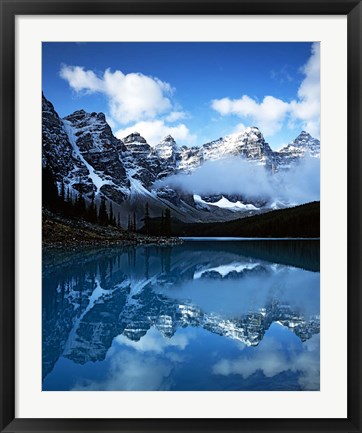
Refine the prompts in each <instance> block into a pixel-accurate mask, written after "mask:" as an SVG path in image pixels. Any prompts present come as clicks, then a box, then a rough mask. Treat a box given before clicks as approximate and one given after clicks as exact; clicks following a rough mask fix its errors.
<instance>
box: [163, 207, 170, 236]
mask: <svg viewBox="0 0 362 433" xmlns="http://www.w3.org/2000/svg"><path fill="white" fill-rule="evenodd" d="M164 234H165V236H168V237H169V236H171V211H170V209H169V208H167V209H166V210H165V218H164Z"/></svg>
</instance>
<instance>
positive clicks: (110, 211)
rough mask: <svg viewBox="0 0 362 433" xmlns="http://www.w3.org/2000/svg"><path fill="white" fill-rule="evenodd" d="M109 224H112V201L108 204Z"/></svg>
mask: <svg viewBox="0 0 362 433" xmlns="http://www.w3.org/2000/svg"><path fill="white" fill-rule="evenodd" d="M108 222H109V224H110V225H111V226H114V225H115V224H114V217H113V206H112V202H111V203H110V205H109V220H108Z"/></svg>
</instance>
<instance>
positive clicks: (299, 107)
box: [290, 42, 320, 138]
mask: <svg viewBox="0 0 362 433" xmlns="http://www.w3.org/2000/svg"><path fill="white" fill-rule="evenodd" d="M302 72H303V73H304V74H305V78H304V80H303V81H302V83H301V85H300V87H299V89H298V100H297V101H292V102H291V103H290V107H291V115H292V118H294V119H297V120H301V121H302V123H303V129H305V130H306V131H308V132H309V133H310V134H312V135H313V136H314V137H317V138H319V126H320V44H319V42H318V43H314V44H313V45H312V55H311V57H310V58H309V60H308V62H307V63H306V64H305V65H304V66H303V68H302Z"/></svg>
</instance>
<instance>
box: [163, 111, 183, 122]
mask: <svg viewBox="0 0 362 433" xmlns="http://www.w3.org/2000/svg"><path fill="white" fill-rule="evenodd" d="M185 117H186V113H184V112H183V111H171V113H170V114H168V115H167V116H166V117H165V120H166V121H167V122H177V121H178V120H181V119H185Z"/></svg>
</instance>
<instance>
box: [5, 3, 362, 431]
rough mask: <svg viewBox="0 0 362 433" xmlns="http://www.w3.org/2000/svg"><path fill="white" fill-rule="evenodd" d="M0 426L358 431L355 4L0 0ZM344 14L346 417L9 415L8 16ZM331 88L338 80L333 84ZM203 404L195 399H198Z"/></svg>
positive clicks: (359, 127) (360, 54) (11, 183)
mask: <svg viewBox="0 0 362 433" xmlns="http://www.w3.org/2000/svg"><path fill="white" fill-rule="evenodd" d="M0 13H1V16H0V20H1V24H0V28H1V69H0V74H1V76H0V82H1V101H0V102H1V105H0V119H1V120H0V122H1V124H0V128H1V129H0V133H1V143H0V164H1V172H0V176H1V177H0V209H1V211H0V230H1V232H0V240H1V241H0V276H1V290H0V305H1V317H0V323H1V329H0V360H1V369H0V427H1V431H3V432H74V433H75V432H86V431H91V432H131V431H132V432H158V431H160V432H163V431H167V432H176V431H177V432H179V433H181V432H186V431H187V432H196V431H200V432H207V431H225V432H231V431H233V432H248V431H250V432H264V431H265V432H267V431H269V432H271V431H273V432H304V431H308V432H360V431H362V427H361V421H362V418H361V413H362V406H361V347H362V345H361V313H362V308H361V293H360V290H361V269H362V266H361V252H360V249H361V215H362V213H361V203H362V201H361V198H360V194H361V187H360V184H361V174H360V173H361V169H362V164H361V156H362V152H361V144H362V113H361V101H362V87H361V61H362V43H361V42H362V40H361V36H362V35H361V26H362V5H361V2H360V1H356V0H285V1H282V0H278V1H273V0H270V1H269V0H247V1H241V0H226V1H221V0H216V1H210V0H209V1H204V0H196V1H194V2H192V1H188V0H186V1H180V0H176V1H173V0H171V1H170V0H169V1H164V0H158V1H157V0H148V1H146V0H140V1H137V0H134V1H122V0H104V1H99V0H95V1H92V0H91V1H80V0H77V1H72V0H63V1H57V0H37V1H35V0H21V1H17V0H14V1H11V0H0ZM114 14H121V15H124V14H136V15H139V14H143V15H165V14H170V15H173V14H184V15H226V14H242V15H248V14H252V15H261V14H262V15H304V14H306V15H336V14H339V15H346V16H347V22H348V50H347V53H348V341H347V344H348V372H347V382H348V401H347V404H348V414H347V418H346V419H305V418H303V419H295V418H294V419H287V418H286V419H245V418H242V419H85V418H84V419H65V418H64V419H23V418H21V419H19V418H15V397H16V395H15V237H16V233H15V216H16V208H15V108H16V107H15V17H16V16H17V15H114ZM336 85H338V83H336ZM200 404H202V397H200Z"/></svg>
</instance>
